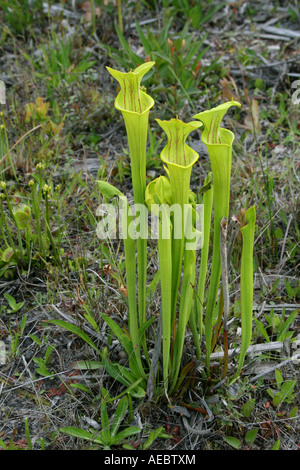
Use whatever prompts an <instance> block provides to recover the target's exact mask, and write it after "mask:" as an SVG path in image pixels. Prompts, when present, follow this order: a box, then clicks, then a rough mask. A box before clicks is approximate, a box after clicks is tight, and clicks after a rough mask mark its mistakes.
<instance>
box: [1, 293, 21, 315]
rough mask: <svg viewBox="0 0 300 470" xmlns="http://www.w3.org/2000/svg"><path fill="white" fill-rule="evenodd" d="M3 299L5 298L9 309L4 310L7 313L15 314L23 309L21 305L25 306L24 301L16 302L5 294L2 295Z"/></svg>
mask: <svg viewBox="0 0 300 470" xmlns="http://www.w3.org/2000/svg"><path fill="white" fill-rule="evenodd" d="M4 297H5V298H6V300H7V302H8V305H9V307H10V308H9V309H7V310H6V311H7V313H17V312H18V311H19V310H20V309H21V308H22V307H23V305H25V300H24V301H23V302H16V300H15V299H14V297H12V296H11V295H9V294H6V293H5V294H4Z"/></svg>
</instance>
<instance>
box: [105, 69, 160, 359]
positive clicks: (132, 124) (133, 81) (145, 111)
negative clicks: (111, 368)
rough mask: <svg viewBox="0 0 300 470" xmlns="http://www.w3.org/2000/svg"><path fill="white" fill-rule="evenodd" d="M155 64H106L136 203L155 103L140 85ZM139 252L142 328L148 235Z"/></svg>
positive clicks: (143, 187) (141, 197)
mask: <svg viewBox="0 0 300 470" xmlns="http://www.w3.org/2000/svg"><path fill="white" fill-rule="evenodd" d="M153 65H154V62H146V63H144V64H142V65H140V66H139V67H137V68H136V69H135V70H134V71H133V72H128V73H123V72H119V71H117V70H113V69H111V68H109V67H107V70H108V71H109V72H110V74H111V75H112V76H113V77H114V78H115V79H116V80H117V81H118V82H119V84H120V87H121V90H120V92H119V94H118V96H117V97H116V100H115V107H116V109H118V110H119V111H121V113H122V115H123V118H124V122H125V127H126V133H127V139H128V147H129V156H130V163H131V176H132V187H133V196H134V202H135V204H145V190H146V145H147V133H148V119H149V111H150V109H151V108H152V107H153V105H154V100H153V99H152V98H151V97H150V96H149V95H147V94H146V93H145V92H144V91H142V90H141V89H140V84H141V80H142V78H143V77H144V75H145V74H146V73H147V72H148V71H149V70H150V69H151V68H152V67H153ZM137 253H138V312H139V326H140V328H141V327H142V326H143V325H144V324H145V320H146V273H147V239H145V238H142V237H139V238H138V239H137ZM143 348H144V352H145V354H146V357H148V353H147V347H146V342H145V340H144V339H143Z"/></svg>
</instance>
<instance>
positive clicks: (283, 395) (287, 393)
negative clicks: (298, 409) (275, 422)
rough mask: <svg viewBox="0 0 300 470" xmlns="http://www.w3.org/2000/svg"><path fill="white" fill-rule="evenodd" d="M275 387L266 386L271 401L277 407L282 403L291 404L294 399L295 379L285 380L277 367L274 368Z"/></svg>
mask: <svg viewBox="0 0 300 470" xmlns="http://www.w3.org/2000/svg"><path fill="white" fill-rule="evenodd" d="M275 380H276V389H274V390H273V389H271V388H268V389H267V392H268V394H269V395H270V397H271V398H272V403H273V405H274V406H275V407H276V408H279V407H280V406H281V405H282V404H283V403H286V404H291V403H293V401H294V399H295V394H294V388H295V386H296V383H297V380H285V379H284V378H283V376H282V373H281V372H280V370H279V369H276V370H275Z"/></svg>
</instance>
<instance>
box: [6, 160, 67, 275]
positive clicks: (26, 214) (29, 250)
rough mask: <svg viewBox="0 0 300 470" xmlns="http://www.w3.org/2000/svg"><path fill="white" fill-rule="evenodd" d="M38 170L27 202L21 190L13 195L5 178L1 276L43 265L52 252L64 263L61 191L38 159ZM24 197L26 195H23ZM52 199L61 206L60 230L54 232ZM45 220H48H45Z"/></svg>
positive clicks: (56, 258) (59, 262) (23, 271)
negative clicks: (47, 178)
mask: <svg viewBox="0 0 300 470" xmlns="http://www.w3.org/2000/svg"><path fill="white" fill-rule="evenodd" d="M36 169H37V172H36V173H34V174H33V178H32V179H31V180H30V181H29V184H28V186H29V190H30V192H29V195H28V196H27V200H26V203H25V202H21V200H23V201H24V197H23V196H19V194H18V193H16V194H13V195H10V194H9V192H8V190H7V183H6V182H5V181H1V183H0V188H1V189H2V190H3V192H2V193H0V219H1V226H0V230H1V234H2V239H1V244H0V277H4V278H7V279H8V278H13V277H14V276H15V275H16V271H17V270H18V269H19V271H20V272H21V273H24V274H25V273H26V271H27V272H28V271H29V270H30V268H31V267H33V266H35V265H37V266H40V267H42V266H43V265H45V264H46V262H47V257H48V256H50V255H52V256H53V259H54V260H55V262H56V263H57V264H58V265H60V264H61V255H62V251H61V226H60V200H59V193H58V191H56V190H54V189H53V188H52V187H51V186H50V185H48V184H47V183H45V181H44V179H43V170H44V165H43V164H41V163H38V164H37V166H36ZM21 198H22V199H21ZM50 201H51V202H52V201H53V202H54V203H55V205H56V207H57V210H58V221H57V222H58V231H57V235H56V236H55V237H54V236H53V233H52V229H51V226H52V221H51V209H50ZM43 220H44V222H43Z"/></svg>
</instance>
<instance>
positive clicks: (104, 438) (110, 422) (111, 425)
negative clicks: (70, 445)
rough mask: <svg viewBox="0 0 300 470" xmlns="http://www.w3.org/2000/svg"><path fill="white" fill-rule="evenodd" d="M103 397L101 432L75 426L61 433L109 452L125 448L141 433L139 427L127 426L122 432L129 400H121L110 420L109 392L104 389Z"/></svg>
mask: <svg viewBox="0 0 300 470" xmlns="http://www.w3.org/2000/svg"><path fill="white" fill-rule="evenodd" d="M102 396H103V397H102V399H101V405H100V416H101V429H100V430H98V429H93V428H91V429H89V431H86V430H84V429H80V428H76V427H74V426H66V427H63V428H61V432H63V433H65V434H69V435H71V436H74V437H77V438H79V439H84V440H87V441H89V442H91V444H92V445H93V446H94V447H101V448H103V449H104V450H109V449H111V448H113V447H116V446H120V445H122V446H123V447H124V445H125V442H126V440H127V439H129V438H132V437H133V436H134V435H137V434H140V433H141V429H140V428H139V427H138V426H127V427H125V428H124V429H122V430H121V431H120V426H124V424H122V423H123V421H124V419H125V416H126V414H127V412H128V406H129V403H128V398H127V397H126V396H124V397H123V398H121V399H120V401H119V403H118V406H117V408H116V410H115V412H114V414H113V415H112V417H111V418H109V416H108V409H107V403H106V399H107V398H109V394H108V392H107V390H105V389H102Z"/></svg>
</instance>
